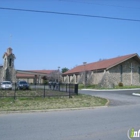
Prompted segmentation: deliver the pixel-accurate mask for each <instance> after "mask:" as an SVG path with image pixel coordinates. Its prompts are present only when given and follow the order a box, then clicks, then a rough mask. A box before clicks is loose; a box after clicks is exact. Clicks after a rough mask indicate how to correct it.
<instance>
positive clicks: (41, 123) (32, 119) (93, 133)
mask: <svg viewBox="0 0 140 140" xmlns="http://www.w3.org/2000/svg"><path fill="white" fill-rule="evenodd" d="M79 92H81V93H86V94H91V95H93V96H100V97H108V98H110V99H111V101H112V102H111V103H110V106H109V107H102V108H95V109H87V110H74V111H57V112H44V113H21V114H1V115H0V139H1V140H128V137H127V131H128V130H129V129H131V128H134V129H135V130H139V129H140V121H139V120H140V111H139V110H140V97H135V96H132V95H131V92H133V91H119V92H116V91H112V92H111V91H109V92H100V91H98V92H97V91H94V92H93V91H92V92H91V91H79ZM113 101H115V102H113ZM133 139H136V138H133ZM139 139H140V138H139ZM136 140H137V139H136Z"/></svg>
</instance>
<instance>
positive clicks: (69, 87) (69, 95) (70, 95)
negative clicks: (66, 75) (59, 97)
mask: <svg viewBox="0 0 140 140" xmlns="http://www.w3.org/2000/svg"><path fill="white" fill-rule="evenodd" d="M69 98H71V95H70V84H69Z"/></svg>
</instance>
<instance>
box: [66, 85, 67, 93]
mask: <svg viewBox="0 0 140 140" xmlns="http://www.w3.org/2000/svg"><path fill="white" fill-rule="evenodd" d="M66 92H67V84H66Z"/></svg>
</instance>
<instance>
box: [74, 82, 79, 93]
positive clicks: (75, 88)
mask: <svg viewBox="0 0 140 140" xmlns="http://www.w3.org/2000/svg"><path fill="white" fill-rule="evenodd" d="M74 92H75V94H76V95H78V84H75V85H74Z"/></svg>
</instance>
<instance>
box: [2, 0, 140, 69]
mask: <svg viewBox="0 0 140 140" xmlns="http://www.w3.org/2000/svg"><path fill="white" fill-rule="evenodd" d="M0 7H5V8H18V9H30V10H41V11H53V12H64V13H75V14H86V15H96V16H108V17H118V18H127V19H138V20H140V1H139V0H0ZM10 35H12V38H11V39H10ZM8 47H11V48H13V53H14V54H15V56H16V60H15V68H16V69H21V70H42V69H48V70H50V69H57V68H58V66H60V67H61V68H64V67H67V68H69V69H71V68H73V67H75V66H77V65H81V64H82V63H83V62H87V63H90V62H94V61H98V60H99V59H107V58H113V57H117V56H122V55H126V54H132V53H138V55H140V22H132V21H120V20H109V19H102V18H89V17H78V16H67V15H57V14H45V13H33V12H22V11H8V10H0V55H1V59H0V64H3V60H2V55H3V53H4V52H5V51H6V49H7V48H8Z"/></svg>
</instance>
